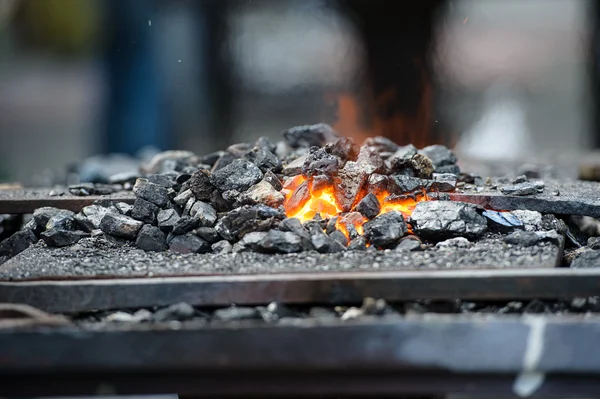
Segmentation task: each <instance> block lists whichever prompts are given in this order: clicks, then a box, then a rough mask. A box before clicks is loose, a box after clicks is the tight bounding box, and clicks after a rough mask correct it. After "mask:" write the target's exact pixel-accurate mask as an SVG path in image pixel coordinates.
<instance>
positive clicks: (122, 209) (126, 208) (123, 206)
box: [115, 202, 133, 216]
mask: <svg viewBox="0 0 600 399" xmlns="http://www.w3.org/2000/svg"><path fill="white" fill-rule="evenodd" d="M115 208H117V210H118V211H119V213H120V214H121V215H127V216H131V211H132V210H133V205H131V204H127V203H125V202H117V203H116V204H115Z"/></svg>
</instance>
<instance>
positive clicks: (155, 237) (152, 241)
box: [135, 224, 168, 252]
mask: <svg viewBox="0 0 600 399" xmlns="http://www.w3.org/2000/svg"><path fill="white" fill-rule="evenodd" d="M135 246H136V247H138V248H139V249H142V250H144V251H154V252H160V251H165V250H166V249H167V247H168V246H167V238H166V236H165V233H163V232H162V231H161V229H159V228H158V227H156V226H151V225H149V224H145V225H144V226H143V227H142V228H141V229H140V232H139V233H138V235H137V238H136V240H135Z"/></svg>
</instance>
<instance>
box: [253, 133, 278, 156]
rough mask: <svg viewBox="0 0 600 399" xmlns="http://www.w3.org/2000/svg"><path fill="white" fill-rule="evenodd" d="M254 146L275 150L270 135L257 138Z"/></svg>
mask: <svg viewBox="0 0 600 399" xmlns="http://www.w3.org/2000/svg"><path fill="white" fill-rule="evenodd" d="M254 147H256V148H260V149H263V150H267V151H271V152H275V148H276V146H275V144H273V143H272V142H271V140H269V138H268V137H265V136H261V137H259V138H258V139H256V142H255V143H254Z"/></svg>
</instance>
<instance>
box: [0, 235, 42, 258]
mask: <svg viewBox="0 0 600 399" xmlns="http://www.w3.org/2000/svg"><path fill="white" fill-rule="evenodd" d="M37 240H38V238H37V237H36V235H35V234H34V232H33V231H32V230H30V229H22V230H19V231H17V232H16V233H14V234H13V235H11V236H10V237H8V238H6V239H5V240H3V241H1V242H0V256H6V257H9V258H12V257H13V256H16V255H18V254H20V253H21V252H23V251H24V250H26V249H27V248H29V246H30V245H32V244H35V243H36V242H37Z"/></svg>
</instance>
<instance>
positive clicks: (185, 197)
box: [173, 188, 214, 208]
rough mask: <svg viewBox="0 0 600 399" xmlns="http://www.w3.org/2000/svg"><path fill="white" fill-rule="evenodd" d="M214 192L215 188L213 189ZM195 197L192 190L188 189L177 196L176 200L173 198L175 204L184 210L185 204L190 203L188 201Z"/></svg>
mask: <svg viewBox="0 0 600 399" xmlns="http://www.w3.org/2000/svg"><path fill="white" fill-rule="evenodd" d="M213 190H214V188H213ZM192 198H195V197H194V194H193V193H192V190H191V189H187V190H183V191H181V192H180V193H179V194H177V195H176V196H175V198H173V202H174V203H175V204H176V205H178V206H179V207H181V208H183V207H184V206H185V204H187V203H188V201H189V200H190V199H192Z"/></svg>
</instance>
